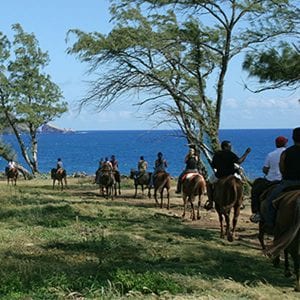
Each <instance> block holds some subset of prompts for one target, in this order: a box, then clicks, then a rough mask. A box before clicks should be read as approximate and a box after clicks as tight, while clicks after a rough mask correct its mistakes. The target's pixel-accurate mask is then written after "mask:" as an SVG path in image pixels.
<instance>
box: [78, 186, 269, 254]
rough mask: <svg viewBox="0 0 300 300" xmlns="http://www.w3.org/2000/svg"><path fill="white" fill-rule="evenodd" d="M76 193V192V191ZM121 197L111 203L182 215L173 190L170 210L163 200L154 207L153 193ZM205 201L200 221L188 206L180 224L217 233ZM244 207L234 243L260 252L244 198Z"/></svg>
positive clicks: (94, 193) (212, 213) (131, 192)
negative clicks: (161, 204) (194, 219)
mask: <svg viewBox="0 0 300 300" xmlns="http://www.w3.org/2000/svg"><path fill="white" fill-rule="evenodd" d="M77 193H78V190H77ZM121 193H122V194H121V195H118V196H117V197H115V198H114V200H112V201H118V202H120V201H121V202H123V201H124V202H127V203H128V204H130V205H136V206H139V207H145V208H151V209H155V210H156V211H157V213H159V214H163V215H166V216H169V217H174V218H180V219H181V216H182V213H183V201H182V197H181V195H177V194H175V190H174V188H172V189H171V192H170V209H169V210H167V209H166V204H167V200H166V198H164V208H162V209H161V208H159V207H156V205H155V201H154V198H153V192H152V197H151V198H150V199H149V198H148V196H147V191H145V193H144V195H142V193H141V190H138V194H137V197H136V198H133V196H134V189H126V190H122V191H121ZM82 196H83V197H84V198H85V197H91V196H93V198H94V197H95V198H97V199H101V198H103V196H100V195H99V190H98V189H94V190H92V191H90V192H89V193H87V192H85V196H84V195H82ZM206 200H207V197H206V196H203V197H202V201H201V209H200V216H201V218H200V220H196V221H192V220H191V219H190V213H191V208H190V205H189V206H188V209H187V212H186V217H185V218H184V219H182V222H183V223H184V224H185V225H186V226H191V227H193V228H207V229H213V230H216V231H217V232H219V230H220V225H219V220H218V215H217V213H216V211H215V210H214V209H213V210H211V211H206V210H205V209H204V208H203V205H204V204H205V202H206ZM244 205H245V207H244V208H243V209H241V212H240V216H239V219H238V224H237V229H236V242H237V241H238V242H241V243H250V244H251V246H252V247H253V248H255V249H257V250H260V249H261V247H260V244H259V242H258V239H257V234H258V224H254V223H252V222H250V220H249V218H250V215H251V209H250V199H249V198H246V197H245V199H244ZM271 240H272V237H268V236H266V243H267V244H268V243H270V242H271Z"/></svg>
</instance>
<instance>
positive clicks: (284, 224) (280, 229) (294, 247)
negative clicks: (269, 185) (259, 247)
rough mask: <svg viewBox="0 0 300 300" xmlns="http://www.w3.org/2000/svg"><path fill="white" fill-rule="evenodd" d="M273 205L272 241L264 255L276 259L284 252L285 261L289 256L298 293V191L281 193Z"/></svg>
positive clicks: (299, 290)
mask: <svg viewBox="0 0 300 300" xmlns="http://www.w3.org/2000/svg"><path fill="white" fill-rule="evenodd" d="M273 204H274V206H275V207H276V208H277V214H276V222H275V228H274V240H273V244H272V246H271V247H270V248H269V249H267V251H266V254H267V255H269V256H272V257H276V256H278V255H279V254H280V252H281V251H282V250H284V251H285V253H286V259H287V254H290V255H291V257H292V259H293V262H294V272H295V275H296V285H295V291H297V292H300V277H299V264H300V190H292V191H288V192H284V193H282V194H281V195H280V196H279V197H278V198H276V199H275V200H274V201H273ZM287 267H288V263H286V268H287ZM285 272H286V274H289V270H287V269H285Z"/></svg>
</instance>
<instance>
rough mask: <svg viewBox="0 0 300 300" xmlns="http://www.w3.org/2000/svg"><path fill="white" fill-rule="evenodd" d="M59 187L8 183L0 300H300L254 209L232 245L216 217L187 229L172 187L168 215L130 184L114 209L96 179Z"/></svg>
mask: <svg viewBox="0 0 300 300" xmlns="http://www.w3.org/2000/svg"><path fill="white" fill-rule="evenodd" d="M51 184H52V183H51V180H50V179H47V178H46V179H34V180H31V181H24V180H20V181H19V182H18V184H17V186H16V187H14V186H8V185H7V184H6V182H5V181H4V180H2V181H0V201H1V209H0V222H1V223H0V239H1V243H0V258H1V269H0V272H1V276H0V299H9V300H11V299H125V298H126V299H281V300H282V299H299V297H300V295H299V293H298V294H297V293H295V292H294V291H293V287H294V278H285V277H284V275H283V266H282V265H283V264H282V265H281V266H280V268H277V269H275V268H273V266H272V264H271V262H270V261H269V260H268V259H267V258H266V257H264V256H263V255H262V251H261V250H260V247H259V244H258V242H257V238H256V234H257V225H256V224H252V223H250V222H249V214H250V211H249V203H248V202H247V201H246V208H245V209H244V210H242V213H241V216H240V219H239V223H238V237H237V239H236V240H235V241H234V242H233V243H229V242H227V241H226V240H221V239H220V237H219V225H218V222H217V215H216V212H214V211H210V212H206V211H205V210H203V209H202V210H201V216H202V217H201V219H200V220H198V221H194V222H191V221H190V220H188V219H185V220H182V219H181V217H180V216H181V214H182V200H181V199H180V197H179V196H178V195H175V194H174V188H173V189H172V192H171V195H172V197H171V209H170V211H167V210H166V209H159V208H156V207H155V205H154V200H153V199H148V198H147V197H146V196H142V195H141V194H139V195H138V198H137V199H133V198H132V196H133V189H132V188H133V186H132V182H131V181H128V180H127V181H126V180H125V181H123V184H122V195H121V196H118V197H117V198H115V199H114V200H111V199H109V200H108V199H105V198H103V197H102V196H100V195H99V190H98V189H97V186H95V185H94V184H92V180H91V179H88V178H87V179H86V178H84V179H82V178H78V179H75V178H73V179H69V186H68V189H66V190H64V191H60V190H59V189H58V188H55V189H54V190H53V189H52V185H51ZM173 184H175V182H174V183H173ZM203 202H204V201H203ZM188 215H189V214H188ZM270 241H271V238H270V237H269V240H268V242H270Z"/></svg>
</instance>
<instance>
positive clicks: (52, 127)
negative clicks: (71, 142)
mask: <svg viewBox="0 0 300 300" xmlns="http://www.w3.org/2000/svg"><path fill="white" fill-rule="evenodd" d="M40 132H42V133H53V132H55V133H72V132H75V131H74V130H73V129H71V128H59V127H58V126H56V125H53V124H49V123H48V124H45V125H43V126H42V127H41V129H40Z"/></svg>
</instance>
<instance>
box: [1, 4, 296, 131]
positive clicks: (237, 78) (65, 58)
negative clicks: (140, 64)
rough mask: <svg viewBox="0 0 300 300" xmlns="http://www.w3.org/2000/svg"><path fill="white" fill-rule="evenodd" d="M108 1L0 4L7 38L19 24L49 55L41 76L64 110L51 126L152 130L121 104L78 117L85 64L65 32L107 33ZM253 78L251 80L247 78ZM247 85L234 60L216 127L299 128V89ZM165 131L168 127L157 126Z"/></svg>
mask: <svg viewBox="0 0 300 300" xmlns="http://www.w3.org/2000/svg"><path fill="white" fill-rule="evenodd" d="M108 8H109V1H108V0H86V1H79V0H76V1H74V0H51V1H45V0H39V1H38V0H26V1H21V0H10V1H3V3H1V19H0V31H2V33H4V34H6V35H7V36H8V37H10V38H12V30H11V25H12V24H15V23H20V24H21V25H22V27H23V29H24V30H25V31H26V32H30V33H31V32H33V33H34V34H35V36H36V38H37V39H38V41H39V45H40V47H41V48H42V50H43V51H48V53H49V56H50V65H49V67H48V68H47V70H46V72H47V73H48V74H50V75H51V77H52V80H53V81H54V82H55V83H56V84H58V85H59V86H60V88H61V89H62V91H63V94H64V97H65V100H66V101H67V102H68V103H69V112H68V113H66V114H64V115H63V116H62V117H61V118H60V119H57V120H55V121H54V123H55V124H56V125H58V126H60V127H64V128H72V129H75V130H115V129H124V130H125V129H126V130H130V129H152V128H156V126H155V119H152V120H148V119H145V118H144V114H143V112H142V110H139V111H138V110H137V108H136V107H133V106H132V103H131V102H127V101H126V100H124V101H122V103H120V104H118V105H113V106H112V107H110V108H109V109H108V110H107V111H104V112H101V113H97V112H95V111H92V110H91V109H85V110H83V111H81V112H80V113H78V110H77V104H78V100H79V99H80V98H81V97H83V96H84V95H85V93H86V92H87V89H88V84H87V80H88V77H87V76H86V74H85V72H86V70H87V65H84V64H82V63H80V62H79V61H78V60H76V58H75V57H74V56H71V55H67V54H66V49H67V47H68V46H70V44H69V45H68V44H66V41H65V39H66V33H67V31H68V30H69V29H75V28H76V29H81V30H83V31H86V32H92V31H98V32H101V33H108V32H109V31H110V29H111V28H112V24H111V23H110V22H109V19H110V15H109V11H108ZM251 80H253V79H251ZM244 81H248V79H247V74H246V73H245V72H242V70H241V58H237V59H234V60H233V62H232V64H231V66H230V68H229V72H228V74H227V77H226V84H225V91H224V102H223V106H222V116H221V128H224V129H225V128H232V129H235V128H294V127H298V126H300V121H299V120H300V103H299V101H298V99H300V93H299V90H298V91H296V92H290V91H273V92H265V93H261V94H253V93H251V92H249V91H246V90H245V89H244V88H243V82H244ZM159 128H161V129H168V128H169V127H167V125H164V127H159Z"/></svg>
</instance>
